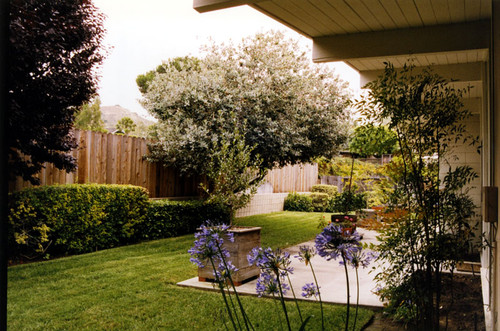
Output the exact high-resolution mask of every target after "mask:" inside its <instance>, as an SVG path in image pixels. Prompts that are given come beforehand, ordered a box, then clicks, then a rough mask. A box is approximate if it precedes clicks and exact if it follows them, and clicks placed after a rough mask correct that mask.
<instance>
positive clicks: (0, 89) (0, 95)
mask: <svg viewBox="0 0 500 331" xmlns="http://www.w3.org/2000/svg"><path fill="white" fill-rule="evenodd" d="M9 3H10V2H9V1H1V2H0V40H2V41H3V43H4V44H3V47H0V68H1V69H0V104H1V105H8V97H7V76H8V75H7V72H8V68H7V56H8V52H7V49H8V46H7V43H8V36H9V32H8V31H9ZM6 108H7V107H2V108H1V110H0V123H1V124H4V123H5V120H6V116H5V109H6ZM0 150H1V151H2V155H4V156H5V155H7V142H6V134H5V130H0ZM0 174H2V175H0V330H7V209H8V208H7V190H8V180H7V175H6V174H7V158H6V157H2V158H0Z"/></svg>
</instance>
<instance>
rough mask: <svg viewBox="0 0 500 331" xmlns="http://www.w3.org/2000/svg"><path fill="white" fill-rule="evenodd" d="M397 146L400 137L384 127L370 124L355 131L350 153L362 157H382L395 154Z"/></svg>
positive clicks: (350, 144) (350, 143)
mask: <svg viewBox="0 0 500 331" xmlns="http://www.w3.org/2000/svg"><path fill="white" fill-rule="evenodd" d="M397 146H398V137H397V136H396V134H395V133H394V132H393V131H391V130H389V129H388V128H386V127H385V126H382V125H373V124H372V123H368V124H366V125H362V126H358V127H357V128H356V129H354V136H353V138H352V139H351V141H350V142H349V151H351V152H353V153H356V154H359V155H360V156H362V157H367V156H371V155H375V156H381V155H382V154H392V153H394V152H395V151H396V149H397Z"/></svg>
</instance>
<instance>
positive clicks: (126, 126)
mask: <svg viewBox="0 0 500 331" xmlns="http://www.w3.org/2000/svg"><path fill="white" fill-rule="evenodd" d="M136 127H137V124H135V123H134V121H133V120H132V119H131V118H130V117H123V118H121V119H120V120H119V121H118V123H116V129H117V130H118V131H119V132H121V133H125V134H129V133H131V132H133V131H134V130H135V129H136Z"/></svg>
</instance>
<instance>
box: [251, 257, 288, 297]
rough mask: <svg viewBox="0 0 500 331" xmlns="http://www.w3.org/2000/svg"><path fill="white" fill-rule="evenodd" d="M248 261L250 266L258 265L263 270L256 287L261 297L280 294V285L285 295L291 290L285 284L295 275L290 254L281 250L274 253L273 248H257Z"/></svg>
mask: <svg viewBox="0 0 500 331" xmlns="http://www.w3.org/2000/svg"><path fill="white" fill-rule="evenodd" d="M247 259H248V263H249V264H250V265H256V266H257V267H259V268H260V270H261V273H260V277H259V279H258V280H257V287H256V291H257V293H258V294H259V296H262V295H263V294H277V293H279V286H280V285H281V289H282V291H283V294H285V293H286V291H288V290H290V286H289V285H288V284H287V283H286V282H285V280H286V278H287V276H288V274H291V273H293V268H292V267H291V266H290V264H291V261H290V253H288V252H282V251H281V250H280V249H277V250H276V251H273V250H272V249H271V248H266V249H262V248H259V247H256V248H254V249H252V251H251V252H250V254H248V256H247Z"/></svg>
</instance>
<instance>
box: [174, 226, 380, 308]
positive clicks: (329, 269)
mask: <svg viewBox="0 0 500 331" xmlns="http://www.w3.org/2000/svg"><path fill="white" fill-rule="evenodd" d="M358 232H359V233H360V234H361V235H363V240H362V242H367V243H374V244H376V243H377V240H376V238H375V237H376V235H377V232H375V231H370V230H366V229H362V228H358ZM303 245H309V246H313V245H314V242H313V241H310V242H306V243H302V244H300V245H296V246H292V247H289V248H287V249H286V251H288V252H290V255H291V256H292V259H291V260H292V267H293V268H294V272H293V274H291V275H290V280H291V282H292V285H293V288H294V290H295V294H296V296H297V298H298V299H300V300H310V301H315V299H314V298H302V296H301V295H300V293H301V292H302V286H304V284H306V283H313V282H314V278H313V275H312V273H311V268H310V267H309V266H306V265H305V264H304V263H302V262H300V261H299V260H298V259H295V258H293V256H294V255H297V253H298V251H299V247H300V246H303ZM312 264H313V267H314V271H315V273H316V278H317V279H318V284H319V286H320V290H321V298H322V300H323V302H328V303H337V304H346V303H347V286H346V279H345V270H344V267H343V266H341V265H339V262H338V261H333V260H332V261H326V260H325V259H323V258H321V257H319V256H315V257H313V259H312ZM371 270H372V266H369V267H368V268H365V269H363V268H359V269H358V276H359V288H360V291H359V305H360V306H364V307H377V308H378V307H382V306H383V305H382V302H380V300H379V298H378V296H377V295H375V294H374V293H373V290H374V289H375V288H376V283H375V281H374V280H373V277H374V276H375V274H376V271H373V272H371V273H370V271H371ZM348 275H349V283H350V286H349V289H350V296H351V299H350V301H351V303H353V304H355V303H356V298H357V291H356V274H355V270H354V269H353V268H351V267H349V268H348ZM256 284H257V280H256V279H254V280H251V281H249V282H247V283H244V284H242V285H240V286H238V287H237V288H236V290H237V291H238V293H241V294H247V295H257V294H256V292H255V286H256ZM177 285H178V286H184V287H193V288H198V289H204V290H211V291H218V288H217V287H216V286H214V284H213V283H210V282H200V281H198V277H194V278H191V279H188V280H185V281H182V282H180V283H177ZM286 296H287V297H288V298H293V296H292V292H291V291H288V293H287V295H286Z"/></svg>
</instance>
